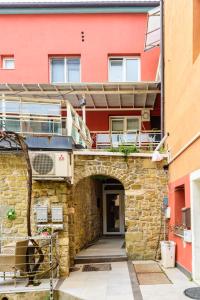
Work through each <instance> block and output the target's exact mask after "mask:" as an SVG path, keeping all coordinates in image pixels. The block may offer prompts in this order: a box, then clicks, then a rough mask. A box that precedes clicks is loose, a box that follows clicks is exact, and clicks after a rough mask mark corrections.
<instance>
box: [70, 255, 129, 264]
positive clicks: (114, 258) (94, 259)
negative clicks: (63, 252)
mask: <svg viewBox="0 0 200 300" xmlns="http://www.w3.org/2000/svg"><path fill="white" fill-rule="evenodd" d="M127 260H128V257H127V256H126V255H106V256H76V257H75V259H74V262H75V264H88V263H103V262H120V261H127Z"/></svg>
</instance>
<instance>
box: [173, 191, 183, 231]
mask: <svg viewBox="0 0 200 300" xmlns="http://www.w3.org/2000/svg"><path fill="white" fill-rule="evenodd" d="M183 208H185V187H184V185H181V186H178V187H176V189H175V224H174V225H175V233H176V234H178V235H181V236H182V235H183V230H184V224H183Z"/></svg>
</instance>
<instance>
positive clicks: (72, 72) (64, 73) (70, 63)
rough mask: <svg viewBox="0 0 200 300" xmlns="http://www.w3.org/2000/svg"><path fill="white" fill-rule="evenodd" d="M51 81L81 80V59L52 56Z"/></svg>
mask: <svg viewBox="0 0 200 300" xmlns="http://www.w3.org/2000/svg"><path fill="white" fill-rule="evenodd" d="M51 82H52V83H66V82H80V59H79V58H67V57H60V58H59V57H58V58H52V59H51Z"/></svg>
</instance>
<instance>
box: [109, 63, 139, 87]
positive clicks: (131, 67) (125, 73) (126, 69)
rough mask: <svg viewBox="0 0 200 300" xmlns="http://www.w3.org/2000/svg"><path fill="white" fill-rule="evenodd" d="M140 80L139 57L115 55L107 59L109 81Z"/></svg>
mask: <svg viewBox="0 0 200 300" xmlns="http://www.w3.org/2000/svg"><path fill="white" fill-rule="evenodd" d="M139 80H140V59H139V58H138V57H121V58H120V57H119V58H118V57H115V58H110V59H109V81H110V82H124V81H125V82H131V81H139Z"/></svg>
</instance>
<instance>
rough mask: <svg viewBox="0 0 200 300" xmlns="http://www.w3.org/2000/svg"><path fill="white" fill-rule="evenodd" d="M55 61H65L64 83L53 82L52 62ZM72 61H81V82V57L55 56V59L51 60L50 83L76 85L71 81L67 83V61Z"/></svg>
mask: <svg viewBox="0 0 200 300" xmlns="http://www.w3.org/2000/svg"><path fill="white" fill-rule="evenodd" d="M54 59H64V82H53V80H52V60H54ZM70 59H79V61H80V72H79V82H81V58H80V56H75V57H68V56H54V57H51V58H50V68H49V72H50V74H49V78H50V82H51V83H52V84H62V83H74V82H71V81H67V80H68V78H67V72H66V71H67V61H68V60H70ZM77 83H78V82H77Z"/></svg>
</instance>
